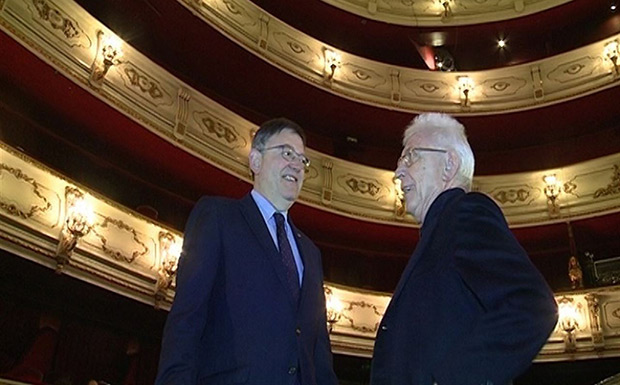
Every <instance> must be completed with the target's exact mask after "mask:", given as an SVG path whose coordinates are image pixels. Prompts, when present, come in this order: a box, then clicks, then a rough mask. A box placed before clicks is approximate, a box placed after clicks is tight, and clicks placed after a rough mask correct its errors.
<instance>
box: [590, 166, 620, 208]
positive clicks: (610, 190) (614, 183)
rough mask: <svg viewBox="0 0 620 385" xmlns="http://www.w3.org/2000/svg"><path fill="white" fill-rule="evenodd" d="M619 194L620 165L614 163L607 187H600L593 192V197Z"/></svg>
mask: <svg viewBox="0 0 620 385" xmlns="http://www.w3.org/2000/svg"><path fill="white" fill-rule="evenodd" d="M616 194H620V165H618V164H614V171H613V175H612V176H611V183H610V184H608V185H607V187H604V188H600V189H598V190H596V191H595V192H594V198H595V199H596V198H600V197H604V196H607V195H616Z"/></svg>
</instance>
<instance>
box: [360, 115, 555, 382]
mask: <svg viewBox="0 0 620 385" xmlns="http://www.w3.org/2000/svg"><path fill="white" fill-rule="evenodd" d="M403 145H404V149H403V151H402V156H401V157H400V159H399V160H398V167H397V169H396V178H398V179H399V180H400V182H401V187H402V191H403V192H404V195H405V199H406V208H407V211H408V212H409V213H411V214H412V215H413V216H414V217H415V218H416V219H417V220H418V221H419V222H420V223H421V224H422V227H421V229H420V241H419V243H418V245H417V246H416V249H415V251H414V253H413V255H412V256H411V258H410V260H409V262H408V264H407V266H406V268H405V270H404V272H403V274H402V276H401V279H400V281H399V283H398V285H397V286H396V290H395V292H394V294H393V296H392V300H391V301H390V304H389V305H388V308H387V309H386V312H385V314H384V316H383V319H382V321H381V324H380V326H379V330H378V333H377V339H376V341H375V349H374V356H373V361H372V369H371V384H372V385H388V384H390V385H408V384H411V385H433V384H438V385H505V384H509V383H510V382H511V380H512V379H513V378H515V377H516V376H517V375H519V374H520V373H521V372H522V371H524V370H525V369H526V368H527V367H528V366H529V365H530V364H531V362H532V359H533V358H534V357H535V356H536V354H537V353H538V352H539V350H540V348H541V347H542V346H543V344H544V343H545V341H546V340H547V338H548V336H549V334H550V333H551V331H552V330H553V328H554V326H555V324H556V321H557V308H556V303H555V300H554V298H553V293H552V292H551V290H550V289H549V287H548V286H547V284H546V282H545V281H544V279H543V277H542V276H541V274H540V273H539V272H538V271H537V269H536V268H535V267H534V266H533V264H532V263H531V261H530V260H529V257H528V256H527V254H526V253H525V251H524V250H523V248H522V247H521V246H520V245H519V244H518V242H517V240H516V239H515V238H514V236H513V235H512V233H511V232H510V230H509V229H508V226H507V224H506V221H505V219H504V217H503V215H502V213H501V211H500V209H499V207H498V206H497V205H496V204H495V203H494V202H493V201H492V200H491V199H489V198H488V197H487V196H485V195H483V194H479V193H472V192H469V191H470V188H471V182H472V177H473V171H474V157H473V153H472V151H471V148H470V146H469V144H468V142H467V139H466V137H465V132H464V127H463V126H462V125H461V124H460V123H459V122H458V121H456V120H455V119H453V118H451V117H449V116H447V115H443V114H436V113H428V114H422V115H420V116H418V117H417V118H416V119H414V121H413V122H412V123H411V125H410V126H409V127H408V128H407V130H406V131H405V135H404V140H403Z"/></svg>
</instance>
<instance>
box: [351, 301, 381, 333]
mask: <svg viewBox="0 0 620 385" xmlns="http://www.w3.org/2000/svg"><path fill="white" fill-rule="evenodd" d="M355 308H360V309H369V310H371V314H370V317H368V318H372V319H373V320H374V321H375V322H371V323H370V324H369V325H370V326H368V325H360V324H358V322H356V321H359V319H360V318H362V317H358V316H352V315H348V314H346V313H351V312H352V311H353V310H354V309H355ZM381 317H383V313H381V312H380V311H379V310H378V309H377V306H375V305H374V304H372V303H368V302H366V301H363V300H361V301H351V302H349V306H348V307H346V308H345V309H343V310H342V318H344V319H346V320H347V321H349V326H350V327H351V329H353V330H355V331H358V332H362V333H376V332H377V329H378V328H379V322H380V321H381ZM364 318H367V317H364Z"/></svg>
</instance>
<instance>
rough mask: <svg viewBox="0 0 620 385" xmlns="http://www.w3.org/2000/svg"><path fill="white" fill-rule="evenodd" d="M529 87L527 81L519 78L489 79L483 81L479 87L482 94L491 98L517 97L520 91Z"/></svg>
mask: <svg viewBox="0 0 620 385" xmlns="http://www.w3.org/2000/svg"><path fill="white" fill-rule="evenodd" d="M526 85H527V81H526V80H525V79H522V78H517V77H514V76H510V77H504V78H497V79H489V80H485V81H483V82H482V83H481V84H480V85H479V87H480V92H481V93H482V94H483V95H484V96H486V97H489V98H497V97H502V96H509V95H515V94H517V93H518V92H519V91H520V90H524V91H526V90H525V89H524V87H525V86H526Z"/></svg>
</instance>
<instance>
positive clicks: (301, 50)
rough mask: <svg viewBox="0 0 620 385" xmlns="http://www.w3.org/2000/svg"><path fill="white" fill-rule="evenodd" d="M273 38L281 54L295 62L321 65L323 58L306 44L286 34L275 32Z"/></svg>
mask: <svg viewBox="0 0 620 385" xmlns="http://www.w3.org/2000/svg"><path fill="white" fill-rule="evenodd" d="M273 38H274V39H275V41H276V42H277V43H278V46H279V47H280V50H281V52H282V53H283V54H284V55H286V56H287V57H289V58H290V59H292V60H294V61H299V62H302V63H305V64H307V65H309V64H310V63H312V62H316V63H317V65H320V64H318V63H321V56H320V55H319V54H318V53H316V52H314V51H313V50H312V48H310V46H309V45H307V44H306V43H304V42H302V41H299V40H297V39H295V38H294V37H292V36H291V35H289V34H287V33H285V32H275V33H274V34H273Z"/></svg>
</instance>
